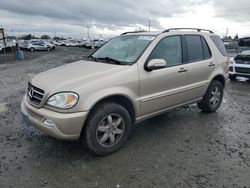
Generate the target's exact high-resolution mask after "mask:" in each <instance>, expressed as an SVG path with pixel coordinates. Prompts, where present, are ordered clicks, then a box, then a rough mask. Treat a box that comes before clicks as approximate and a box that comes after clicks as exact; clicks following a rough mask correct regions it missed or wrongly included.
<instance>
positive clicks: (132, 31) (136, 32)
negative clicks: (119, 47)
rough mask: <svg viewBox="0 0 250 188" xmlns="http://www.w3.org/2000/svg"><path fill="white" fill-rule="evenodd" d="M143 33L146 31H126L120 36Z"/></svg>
mask: <svg viewBox="0 0 250 188" xmlns="http://www.w3.org/2000/svg"><path fill="white" fill-rule="evenodd" d="M145 32H147V31H128V32H125V33H122V34H121V35H126V34H129V33H145Z"/></svg>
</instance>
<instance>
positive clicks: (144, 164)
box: [0, 47, 250, 188]
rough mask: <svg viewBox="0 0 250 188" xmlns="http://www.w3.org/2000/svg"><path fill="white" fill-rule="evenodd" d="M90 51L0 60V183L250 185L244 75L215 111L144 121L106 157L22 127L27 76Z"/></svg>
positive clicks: (249, 100) (193, 109)
mask: <svg viewBox="0 0 250 188" xmlns="http://www.w3.org/2000/svg"><path fill="white" fill-rule="evenodd" d="M88 53H89V51H87V50H85V49H83V48H66V47H60V48H57V49H56V50H55V51H53V52H33V53H31V52H25V56H26V58H27V60H25V61H16V62H13V63H5V64H3V63H2V64H1V63H0V86H1V87H0V187H17V188H19V187H60V188H61V187H108V188H109V187H110V188H112V187H114V188H119V187H121V188H127V187H142V188H147V187H149V188H151V187H164V188H165V187H170V188H172V187H178V188H179V187H194V188H195V187H202V188H203V187H216V188H218V187H225V188H228V187H232V188H234V187H235V188H240V187H241V188H244V187H248V188H250V82H249V81H244V80H243V79H240V80H238V81H235V82H229V83H228V85H227V88H226V90H225V96H224V99H223V103H222V106H221V108H220V109H219V110H218V111H217V112H216V113H213V114H205V113H201V112H200V110H199V109H198V108H197V106H196V105H190V106H189V107H184V108H180V109H178V110H176V111H173V112H169V113H166V114H164V115H161V116H158V117H155V118H152V119H149V120H147V121H144V122H143V123H140V124H138V125H135V126H134V127H133V131H132V136H131V138H130V140H129V141H128V143H127V144H126V145H125V147H123V148H122V149H121V150H119V151H118V152H116V153H114V154H111V155H109V156H106V157H96V156H93V155H91V154H90V153H89V152H88V151H87V150H86V148H85V147H84V146H82V144H81V142H79V141H75V142H66V141H60V140H57V139H54V138H51V137H49V136H47V135H46V134H44V133H42V132H40V131H38V130H36V129H34V128H30V129H26V128H24V124H23V122H22V118H21V111H20V104H21V100H22V97H23V95H24V93H25V89H26V87H27V82H28V80H29V79H30V78H31V77H32V76H34V75H35V74H36V73H38V72H41V71H45V70H48V69H50V68H52V67H56V66H60V65H63V64H66V63H69V62H72V61H75V60H77V59H80V58H81V56H82V55H86V54H88Z"/></svg>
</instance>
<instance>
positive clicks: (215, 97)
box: [198, 80, 223, 113]
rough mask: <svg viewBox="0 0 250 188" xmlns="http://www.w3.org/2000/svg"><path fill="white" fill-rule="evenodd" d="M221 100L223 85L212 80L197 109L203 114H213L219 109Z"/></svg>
mask: <svg viewBox="0 0 250 188" xmlns="http://www.w3.org/2000/svg"><path fill="white" fill-rule="evenodd" d="M222 98H223V85H222V83H221V82H219V81H216V80H214V81H212V82H211V83H210V85H209V87H208V89H207V92H206V94H205V95H204V96H203V99H202V101H201V102H199V103H198V107H199V108H200V109H201V110H202V111H203V112H207V113H212V112H215V111H216V110H217V109H218V108H219V107H220V105H221V101H222Z"/></svg>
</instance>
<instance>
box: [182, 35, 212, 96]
mask: <svg viewBox="0 0 250 188" xmlns="http://www.w3.org/2000/svg"><path fill="white" fill-rule="evenodd" d="M184 37H185V42H186V50H187V51H186V52H187V62H186V63H187V69H188V72H187V88H188V89H187V92H188V94H187V98H188V100H190V101H191V100H195V99H198V98H200V97H202V96H203V95H204V94H205V92H206V89H207V85H208V84H209V76H210V75H211V74H212V72H213V71H214V69H215V62H214V61H213V59H212V54H211V50H210V49H209V46H208V44H207V42H206V40H205V38H204V37H203V36H201V35H185V36H184Z"/></svg>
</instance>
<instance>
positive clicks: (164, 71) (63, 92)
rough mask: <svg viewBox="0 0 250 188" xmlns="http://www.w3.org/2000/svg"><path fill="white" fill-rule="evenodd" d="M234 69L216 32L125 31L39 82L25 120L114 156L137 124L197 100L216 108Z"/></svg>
mask: <svg viewBox="0 0 250 188" xmlns="http://www.w3.org/2000/svg"><path fill="white" fill-rule="evenodd" d="M227 68H228V57H227V53H226V50H225V47H224V45H223V42H222V41H221V39H220V37H219V36H217V35H215V34H214V33H213V32H212V31H209V30H203V29H196V28H174V29H168V30H165V31H163V32H127V33H123V34H122V35H120V36H117V37H115V38H113V39H112V40H110V41H109V42H107V43H106V44H105V45H103V46H102V47H101V48H100V49H98V50H97V51H95V52H94V53H93V54H91V55H90V56H88V57H87V58H86V59H84V60H80V61H77V62H74V63H70V64H67V65H64V66H61V67H57V68H54V69H51V70H49V71H46V72H43V73H40V74H38V75H36V76H35V77H33V78H32V79H31V80H30V82H29V83H28V88H27V94H26V95H25V96H24V99H23V102H22V105H21V109H22V113H23V117H24V122H25V124H26V125H28V126H29V125H32V126H34V127H37V128H38V129H40V130H42V131H44V132H46V133H47V134H49V135H51V136H53V137H56V138H59V139H64V140H76V139H82V140H83V141H84V142H85V143H86V145H87V147H88V148H89V149H90V150H91V151H92V152H94V153H95V154H97V155H107V154H109V153H112V152H114V151H116V150H117V149H119V148H120V147H121V146H122V145H123V144H124V143H125V142H126V140H127V139H128V137H129V135H130V131H131V125H132V124H135V123H138V122H140V121H142V120H145V119H147V118H150V117H153V116H157V115H159V114H162V113H164V112H166V111H169V110H171V109H174V108H177V107H180V106H183V105H188V104H192V103H198V106H199V108H200V109H201V110H202V111H204V112H214V111H216V110H217V109H218V108H219V107H220V105H221V101H222V97H223V89H224V86H225V83H226V78H227Z"/></svg>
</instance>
